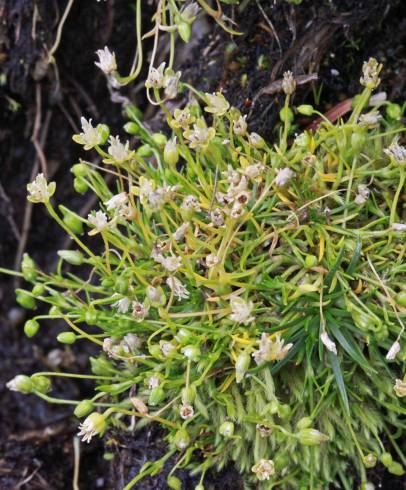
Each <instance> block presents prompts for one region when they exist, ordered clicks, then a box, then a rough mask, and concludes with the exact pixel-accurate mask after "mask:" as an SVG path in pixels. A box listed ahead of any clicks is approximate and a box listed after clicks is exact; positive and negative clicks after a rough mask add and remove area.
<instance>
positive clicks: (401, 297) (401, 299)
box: [395, 291, 406, 308]
mask: <svg viewBox="0 0 406 490" xmlns="http://www.w3.org/2000/svg"><path fill="white" fill-rule="evenodd" d="M395 300H396V303H397V304H398V305H400V306H403V307H405V308H406V291H401V292H400V293H398V294H397V295H396V298H395Z"/></svg>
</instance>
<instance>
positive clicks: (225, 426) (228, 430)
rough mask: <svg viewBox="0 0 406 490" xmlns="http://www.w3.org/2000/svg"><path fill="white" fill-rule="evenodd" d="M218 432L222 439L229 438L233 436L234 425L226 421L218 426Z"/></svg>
mask: <svg viewBox="0 0 406 490" xmlns="http://www.w3.org/2000/svg"><path fill="white" fill-rule="evenodd" d="M219 432H220V434H221V435H222V436H224V437H231V436H232V435H233V434H234V424H233V423H232V422H230V421H228V420H227V421H226V422H223V423H222V424H221V425H220V428H219Z"/></svg>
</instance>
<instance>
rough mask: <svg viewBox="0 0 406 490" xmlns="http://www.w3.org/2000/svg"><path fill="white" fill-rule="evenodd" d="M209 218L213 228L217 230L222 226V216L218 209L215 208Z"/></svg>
mask: <svg viewBox="0 0 406 490" xmlns="http://www.w3.org/2000/svg"><path fill="white" fill-rule="evenodd" d="M210 218H211V221H212V223H213V225H214V226H216V227H217V228H219V227H220V226H223V225H224V215H223V212H222V211H221V209H220V208H215V209H213V211H212V212H211V213H210Z"/></svg>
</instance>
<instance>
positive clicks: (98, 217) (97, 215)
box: [87, 211, 109, 235]
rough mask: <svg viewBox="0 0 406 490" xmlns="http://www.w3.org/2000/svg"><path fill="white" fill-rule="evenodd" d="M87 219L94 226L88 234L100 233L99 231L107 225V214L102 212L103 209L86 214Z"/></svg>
mask: <svg viewBox="0 0 406 490" xmlns="http://www.w3.org/2000/svg"><path fill="white" fill-rule="evenodd" d="M87 220H88V221H89V223H90V224H91V225H93V226H94V229H93V230H91V231H90V232H89V235H95V234H96V233H100V232H101V231H103V230H105V229H106V228H107V227H108V225H109V223H108V221H107V215H106V213H103V211H97V212H94V211H93V212H92V213H90V214H89V215H88V217H87Z"/></svg>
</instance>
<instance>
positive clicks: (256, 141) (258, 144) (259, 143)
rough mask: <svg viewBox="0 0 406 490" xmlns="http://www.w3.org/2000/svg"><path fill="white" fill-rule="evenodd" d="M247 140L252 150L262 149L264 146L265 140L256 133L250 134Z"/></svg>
mask: <svg viewBox="0 0 406 490" xmlns="http://www.w3.org/2000/svg"><path fill="white" fill-rule="evenodd" d="M249 140H250V143H251V145H252V146H253V147H254V148H262V147H263V146H264V145H265V140H264V138H262V136H260V135H259V134H258V133H250V136H249Z"/></svg>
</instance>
